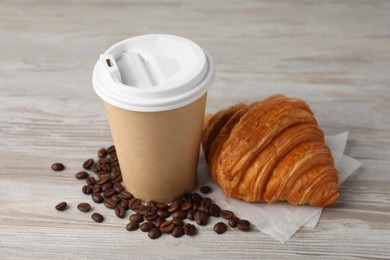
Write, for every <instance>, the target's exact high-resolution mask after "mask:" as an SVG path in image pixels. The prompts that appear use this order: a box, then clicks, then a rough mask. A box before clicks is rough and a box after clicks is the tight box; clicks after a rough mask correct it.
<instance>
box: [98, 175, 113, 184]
mask: <svg viewBox="0 0 390 260" xmlns="http://www.w3.org/2000/svg"><path fill="white" fill-rule="evenodd" d="M110 180H111V177H110V175H109V174H101V175H100V177H99V180H98V184H99V185H103V184H105V183H107V182H109V181H110Z"/></svg>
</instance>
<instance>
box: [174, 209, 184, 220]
mask: <svg viewBox="0 0 390 260" xmlns="http://www.w3.org/2000/svg"><path fill="white" fill-rule="evenodd" d="M186 217H187V213H186V212H185V211H183V210H178V211H175V212H173V213H172V218H180V219H185V218H186Z"/></svg>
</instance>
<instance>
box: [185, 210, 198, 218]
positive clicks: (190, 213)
mask: <svg viewBox="0 0 390 260" xmlns="http://www.w3.org/2000/svg"><path fill="white" fill-rule="evenodd" d="M195 211H196V210H195V209H189V210H188V211H187V218H188V219H189V220H194V215H195Z"/></svg>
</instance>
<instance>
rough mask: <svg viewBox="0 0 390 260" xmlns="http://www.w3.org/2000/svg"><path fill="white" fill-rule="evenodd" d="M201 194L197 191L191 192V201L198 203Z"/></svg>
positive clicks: (200, 199)
mask: <svg viewBox="0 0 390 260" xmlns="http://www.w3.org/2000/svg"><path fill="white" fill-rule="evenodd" d="M202 199H203V198H202V196H201V195H199V194H198V193H192V201H193V202H195V203H200V202H201V201H202Z"/></svg>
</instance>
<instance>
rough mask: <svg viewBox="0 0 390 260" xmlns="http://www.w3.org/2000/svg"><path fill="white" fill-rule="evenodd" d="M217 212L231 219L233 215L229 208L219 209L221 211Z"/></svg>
mask: <svg viewBox="0 0 390 260" xmlns="http://www.w3.org/2000/svg"><path fill="white" fill-rule="evenodd" d="M219 214H220V215H221V217H223V218H224V219H231V218H232V217H234V214H233V212H231V211H230V210H221V212H220V213H219Z"/></svg>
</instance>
